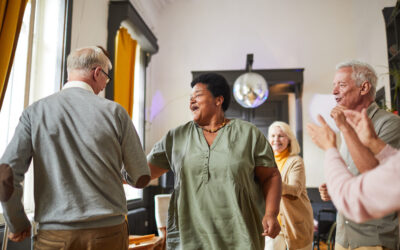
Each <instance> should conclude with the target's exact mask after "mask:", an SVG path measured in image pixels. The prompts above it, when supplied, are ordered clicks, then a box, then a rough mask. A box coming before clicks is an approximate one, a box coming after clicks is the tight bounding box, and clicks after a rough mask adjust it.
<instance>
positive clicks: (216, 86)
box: [190, 73, 231, 111]
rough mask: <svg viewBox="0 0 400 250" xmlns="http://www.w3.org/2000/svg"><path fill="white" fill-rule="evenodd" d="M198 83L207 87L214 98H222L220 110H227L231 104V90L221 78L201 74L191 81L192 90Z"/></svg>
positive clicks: (214, 74) (213, 74)
mask: <svg viewBox="0 0 400 250" xmlns="http://www.w3.org/2000/svg"><path fill="white" fill-rule="evenodd" d="M198 83H203V84H205V85H207V89H208V90H209V91H210V92H211V94H212V95H213V96H214V97H218V96H222V97H223V98H224V102H223V103H222V110H223V111H226V110H227V109H228V107H229V104H230V102H231V88H230V87H229V84H228V82H227V81H226V79H225V78H224V77H223V76H221V75H219V74H216V73H205V74H201V75H199V76H198V77H196V78H195V79H193V81H192V82H191V83H190V86H191V87H192V88H193V87H194V86H195V85H196V84H198Z"/></svg>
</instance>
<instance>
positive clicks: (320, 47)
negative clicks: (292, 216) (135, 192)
mask: <svg viewBox="0 0 400 250" xmlns="http://www.w3.org/2000/svg"><path fill="white" fill-rule="evenodd" d="M154 1H158V0H152V1H149V0H140V1H138V2H140V4H139V5H140V6H142V13H141V14H142V15H145V16H144V19H145V20H146V19H147V20H150V22H151V23H152V25H151V28H152V29H153V32H154V33H155V34H156V36H157V38H158V44H159V46H160V49H159V52H158V53H157V54H156V55H155V56H153V57H152V60H151V62H150V66H149V68H148V78H147V104H146V105H147V109H148V110H147V114H146V116H147V126H146V149H147V151H149V150H150V149H151V147H152V145H153V144H154V143H155V142H156V141H158V140H159V139H160V138H161V137H162V136H163V135H164V134H165V133H166V132H167V131H168V130H169V129H171V128H174V127H176V126H178V125H180V124H182V123H184V122H186V121H188V120H190V119H191V115H190V112H189V108H188V96H189V94H190V86H189V83H190V81H191V73H190V72H191V71H193V70H229V69H243V68H244V66H245V59H246V54H248V53H254V64H253V68H254V69H269V68H271V69H272V68H305V71H304V95H303V122H304V123H303V128H305V127H306V124H307V123H308V122H310V118H309V111H308V110H309V102H310V100H311V97H312V96H313V94H315V93H324V94H327V93H330V92H331V86H332V79H333V74H334V71H335V65H336V64H337V63H338V62H341V61H343V60H346V59H353V58H354V59H360V60H364V61H366V62H368V63H370V64H372V65H373V66H375V68H376V70H377V71H378V73H379V74H380V75H382V73H383V72H387V54H386V53H387V52H386V35H385V29H384V20H383V16H382V8H383V7H386V6H394V5H395V2H396V1H395V0H381V1H375V0H352V1H349V0H336V1H320V0H302V1H291V0H281V1H274V0H201V1H200V0H175V1H168V4H165V5H163V6H161V8H157V9H155V11H154V12H157V13H156V14H154V13H151V14H149V9H151V8H149V7H147V8H146V7H143V6H149V4H150V5H151V4H154ZM159 7H160V6H159ZM146 11H147V14H146ZM380 80H381V83H380V84H381V85H382V84H384V85H386V84H388V80H387V77H383V76H382V77H380ZM291 115H293V114H291ZM291 121H293V119H291ZM303 138H304V144H303V152H304V160H305V164H306V171H307V185H308V186H318V185H319V184H320V183H322V182H323V169H322V160H323V153H322V151H320V150H319V149H317V148H316V146H314V145H313V143H312V142H311V140H310V138H309V136H308V135H307V133H304V135H303Z"/></svg>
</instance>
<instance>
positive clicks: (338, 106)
mask: <svg viewBox="0 0 400 250" xmlns="http://www.w3.org/2000/svg"><path fill="white" fill-rule="evenodd" d="M345 110H346V107H344V106H341V105H337V106H336V107H334V108H333V109H332V110H331V117H332V118H333V115H334V114H335V113H337V112H344V111H345Z"/></svg>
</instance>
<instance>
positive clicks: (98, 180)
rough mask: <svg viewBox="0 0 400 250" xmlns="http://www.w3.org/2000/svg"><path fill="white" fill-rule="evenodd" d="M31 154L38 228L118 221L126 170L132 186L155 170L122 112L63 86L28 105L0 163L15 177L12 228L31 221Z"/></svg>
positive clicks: (8, 210)
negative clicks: (26, 186) (27, 189)
mask: <svg viewBox="0 0 400 250" xmlns="http://www.w3.org/2000/svg"><path fill="white" fill-rule="evenodd" d="M79 84H84V83H82V82H78V85H79ZM32 158H33V167H34V198H35V217H34V219H35V221H36V222H38V223H39V228H40V229H52V230H63V229H64V230H65V229H82V228H97V227H105V226H112V225H117V224H120V223H122V222H123V221H124V215H125V214H126V213H127V208H126V198H125V193H124V190H123V184H122V178H123V175H124V177H125V178H126V179H127V181H128V183H129V184H131V185H135V184H136V182H137V180H138V178H139V177H140V176H142V175H150V171H149V168H148V166H147V162H146V157H145V154H144V152H143V149H142V147H141V144H140V140H139V137H138V136H137V133H136V130H135V128H134V126H133V123H132V121H131V119H130V117H129V115H128V114H127V112H126V111H125V109H124V108H123V107H122V106H120V105H119V104H117V103H115V102H112V101H109V100H107V99H104V98H102V97H98V96H96V95H94V94H93V93H91V92H90V91H88V90H86V89H83V88H79V87H73V88H67V89H64V90H62V91H60V92H59V93H56V94H53V95H51V96H49V97H47V98H44V99H41V100H39V101H37V102H36V103H34V104H32V105H30V106H29V107H28V108H26V109H25V110H24V112H23V113H22V115H21V118H20V121H19V124H18V126H17V128H16V131H15V134H14V137H13V139H12V141H11V142H10V144H9V145H8V147H7V149H6V151H5V153H4V155H3V156H2V158H1V160H0V163H5V164H9V165H10V166H11V168H12V170H13V174H14V186H15V190H14V193H13V195H12V197H11V198H10V200H9V201H7V202H5V203H2V206H3V210H4V216H5V219H6V221H7V224H8V225H9V227H10V229H11V231H12V232H20V231H22V230H23V229H25V228H26V227H27V226H29V221H28V219H27V216H26V214H25V212H24V209H23V205H22V203H21V197H22V186H21V185H20V183H21V182H22V181H23V179H24V174H25V173H26V171H27V170H28V168H29V166H30V162H31V159H32Z"/></svg>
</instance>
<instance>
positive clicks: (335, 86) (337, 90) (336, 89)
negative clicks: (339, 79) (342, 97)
mask: <svg viewBox="0 0 400 250" xmlns="http://www.w3.org/2000/svg"><path fill="white" fill-rule="evenodd" d="M332 94H334V95H337V94H339V88H338V85H336V84H335V85H333V89H332Z"/></svg>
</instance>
